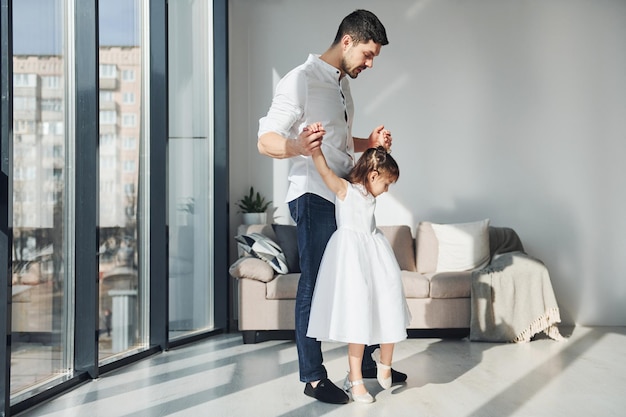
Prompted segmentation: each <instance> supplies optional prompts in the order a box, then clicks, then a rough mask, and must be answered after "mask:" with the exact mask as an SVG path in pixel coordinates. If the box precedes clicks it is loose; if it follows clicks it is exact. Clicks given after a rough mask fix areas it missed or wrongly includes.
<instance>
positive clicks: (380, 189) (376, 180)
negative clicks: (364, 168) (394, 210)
mask: <svg viewBox="0 0 626 417" xmlns="http://www.w3.org/2000/svg"><path fill="white" fill-rule="evenodd" d="M394 182H396V180H395V179H392V178H391V177H390V176H389V175H385V174H380V173H379V172H378V171H372V172H370V173H369V175H368V176H367V190H368V191H369V192H370V194H372V195H373V196H374V197H378V196H379V195H381V194H382V193H386V192H387V191H389V186H390V185H391V184H393V183H394Z"/></svg>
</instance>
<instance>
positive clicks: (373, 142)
mask: <svg viewBox="0 0 626 417" xmlns="http://www.w3.org/2000/svg"><path fill="white" fill-rule="evenodd" d="M352 140H353V141H354V152H356V153H358V152H364V151H366V150H367V149H369V148H376V147H377V146H383V147H384V148H385V149H387V150H390V149H391V141H392V138H391V132H390V131H388V130H386V129H385V126H384V125H380V126H378V127H376V128H375V129H374V130H373V131H372V133H371V134H370V136H369V138H367V139H365V138H357V137H353V138H352Z"/></svg>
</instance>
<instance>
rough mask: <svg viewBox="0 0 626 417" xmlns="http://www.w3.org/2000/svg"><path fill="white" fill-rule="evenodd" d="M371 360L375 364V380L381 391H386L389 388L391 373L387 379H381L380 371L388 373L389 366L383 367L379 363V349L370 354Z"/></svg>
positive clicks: (382, 364)
mask: <svg viewBox="0 0 626 417" xmlns="http://www.w3.org/2000/svg"><path fill="white" fill-rule="evenodd" d="M372 359H373V360H374V362H376V379H377V380H378V383H379V384H380V386H381V387H383V389H388V388H389V387H391V373H390V374H389V377H387V378H383V376H382V371H390V370H391V365H385V364H384V363H382V362H381V361H380V349H376V350H375V351H374V352H372Z"/></svg>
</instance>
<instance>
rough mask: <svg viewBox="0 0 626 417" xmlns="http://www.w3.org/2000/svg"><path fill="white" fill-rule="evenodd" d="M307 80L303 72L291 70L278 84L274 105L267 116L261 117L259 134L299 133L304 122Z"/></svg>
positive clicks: (284, 134) (290, 134) (291, 134)
mask: <svg viewBox="0 0 626 417" xmlns="http://www.w3.org/2000/svg"><path fill="white" fill-rule="evenodd" d="M305 83H306V80H305V79H304V77H303V76H302V73H301V72H294V71H292V72H290V73H289V74H287V75H286V76H285V77H284V78H283V79H282V80H281V81H280V82H279V83H278V85H277V86H276V93H275V95H274V99H273V100H272V105H271V106H270V109H269V111H268V112H267V115H266V116H265V117H262V118H261V119H259V132H258V136H259V137H260V136H261V135H263V134H265V133H267V132H276V133H278V134H279V135H281V136H283V137H286V138H293V137H295V136H296V135H297V131H298V129H297V128H298V127H299V125H300V124H301V123H302V119H303V115H304V108H303V104H302V103H305V102H306V101H305V95H306V93H305V91H306V88H305Z"/></svg>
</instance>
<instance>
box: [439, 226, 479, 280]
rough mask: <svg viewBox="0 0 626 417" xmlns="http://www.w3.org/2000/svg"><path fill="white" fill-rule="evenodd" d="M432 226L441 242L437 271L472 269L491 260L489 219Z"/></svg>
mask: <svg viewBox="0 0 626 417" xmlns="http://www.w3.org/2000/svg"><path fill="white" fill-rule="evenodd" d="M431 226H432V228H433V230H434V232H435V236H436V237H437V242H438V248H437V249H438V250H437V252H438V256H437V268H436V269H435V271H437V272H446V271H468V270H470V269H474V268H482V267H484V266H485V265H487V264H488V263H489V258H490V254H489V219H485V220H481V221H476V222H469V223H456V224H436V223H432V224H431Z"/></svg>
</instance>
